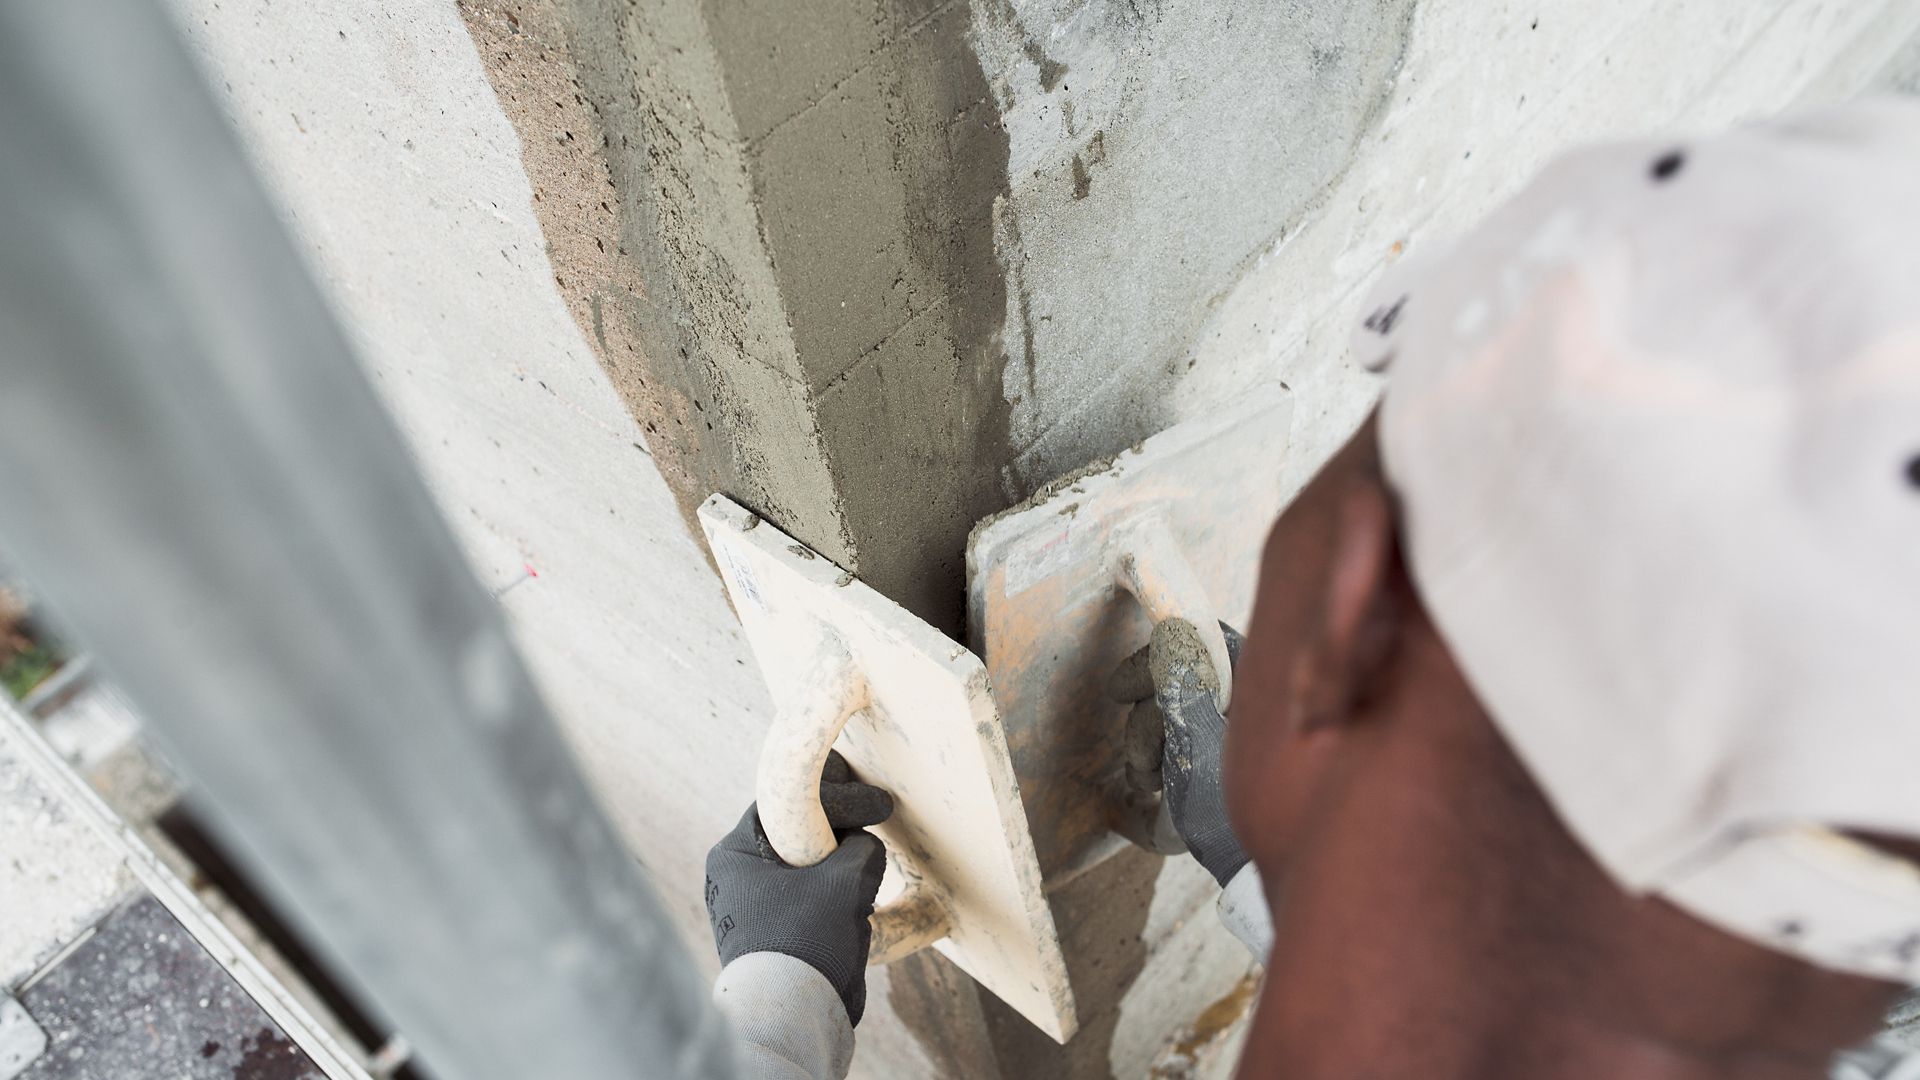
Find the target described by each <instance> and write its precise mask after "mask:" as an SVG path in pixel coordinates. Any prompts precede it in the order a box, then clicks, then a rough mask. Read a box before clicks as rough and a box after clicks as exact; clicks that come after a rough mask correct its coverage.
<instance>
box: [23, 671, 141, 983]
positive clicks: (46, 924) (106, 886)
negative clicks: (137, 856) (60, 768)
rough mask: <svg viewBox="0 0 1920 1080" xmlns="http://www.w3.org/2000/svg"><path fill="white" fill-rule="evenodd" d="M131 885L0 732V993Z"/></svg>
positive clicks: (101, 843) (112, 856) (117, 862)
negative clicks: (2, 913) (1, 913)
mask: <svg viewBox="0 0 1920 1080" xmlns="http://www.w3.org/2000/svg"><path fill="white" fill-rule="evenodd" d="M3 693H4V691H0V694H3ZM133 881H134V879H133V875H132V874H131V873H130V872H128V870H127V867H126V865H125V863H124V862H123V861H122V859H121V858H120V855H119V853H118V852H116V851H115V850H114V849H113V848H112V846H111V845H109V844H108V843H107V842H106V841H105V840H104V839H102V838H101V837H100V836H99V834H98V833H97V832H96V831H95V830H94V829H93V827H92V826H91V825H90V824H88V822H87V821H86V820H84V819H83V818H79V817H76V816H75V815H74V814H73V813H72V811H71V809H70V808H69V807H68V805H67V803H66V801H65V800H64V799H62V798H61V797H60V793H59V792H57V791H54V790H52V789H50V788H49V787H48V786H47V785H46V783H45V782H44V781H43V780H41V778H40V777H39V776H38V775H37V774H36V772H35V771H34V769H33V768H32V767H31V766H30V765H29V763H28V759H27V758H26V756H25V755H24V754H23V753H22V751H21V750H20V748H19V747H18V746H16V745H15V744H14V743H13V742H12V740H10V739H9V738H8V736H7V734H6V732H5V731H4V730H3V729H0V912H4V913H5V914H4V916H0V989H4V988H7V987H11V986H14V985H17V984H18V983H19V982H20V981H21V980H23V979H25V978H26V977H27V976H29V975H31V974H33V972H34V971H35V970H37V969H38V968H39V967H40V965H41V964H43V963H45V962H46V961H47V960H48V959H50V958H51V957H53V955H54V954H56V953H58V952H59V951H60V950H61V949H62V948H63V947H65V946H66V944H67V943H68V942H70V941H72V940H73V939H74V938H76V937H78V936H79V935H80V934H81V933H82V932H83V931H85V930H86V928H87V927H90V926H92V925H93V924H94V923H95V922H96V921H97V920H98V919H99V918H100V916H102V915H103V914H105V913H106V912H107V911H108V909H110V908H111V907H112V906H113V905H114V904H115V903H116V902H118V901H119V899H120V898H121V897H122V896H123V895H124V894H126V892H127V891H128V890H129V889H131V888H132V887H133Z"/></svg>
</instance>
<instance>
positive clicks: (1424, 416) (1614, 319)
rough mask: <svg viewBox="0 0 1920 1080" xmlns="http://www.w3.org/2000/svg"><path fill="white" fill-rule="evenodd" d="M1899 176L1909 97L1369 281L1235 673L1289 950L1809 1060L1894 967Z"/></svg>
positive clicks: (1901, 692)
mask: <svg viewBox="0 0 1920 1080" xmlns="http://www.w3.org/2000/svg"><path fill="white" fill-rule="evenodd" d="M1915 175H1920V105H1911V104H1909V105H1895V104H1877V105H1873V106H1856V107H1853V108H1851V109H1848V110H1844V111H1840V112H1837V113H1833V114H1829V115H1825V116H1821V117H1817V118H1813V119H1810V120H1804V121H1799V122H1796V123H1791V124H1781V125H1775V126H1772V127H1769V128H1764V129H1755V130H1751V131H1745V132H1740V133H1736V134H1733V135H1729V136H1725V137H1722V138H1719V139H1716V140H1712V141H1708V142H1705V143H1701V144H1697V145H1693V146H1686V147H1678V146H1639V147H1626V148H1613V149H1608V150H1602V151H1595V152H1590V153H1586V154H1582V155H1579V156H1576V157H1574V158H1571V159H1568V160H1566V161H1564V162H1562V163H1561V164H1559V165H1557V166H1555V167H1554V168H1552V169H1550V170H1549V171H1548V172H1547V173H1546V174H1545V175H1544V176H1543V177H1542V178H1541V179H1540V180H1539V181H1538V182H1537V183H1536V184H1535V185H1534V186H1533V187H1532V188H1530V189H1529V190H1528V191H1527V192H1526V193H1525V194H1524V195H1522V196H1521V197H1520V198H1519V199H1518V200H1517V201H1515V202H1514V203H1513V204H1511V205H1510V206H1508V207H1507V208H1506V209H1504V210H1502V211H1500V212H1499V213H1497V214H1496V215H1494V216H1493V217H1492V218H1491V219H1489V220H1488V221H1487V222H1486V223H1485V224H1483V225H1482V226H1481V227H1480V228H1479V229H1477V230H1476V231H1475V232H1474V233H1472V234H1471V235H1470V236H1469V237H1467V238H1466V239H1465V240H1464V241H1463V242H1462V243H1460V244H1459V245H1457V246H1456V247H1454V248H1452V249H1451V250H1450V251H1448V252H1447V253H1446V254H1445V255H1444V256H1442V257H1437V258H1433V259H1431V260H1429V261H1428V262H1426V263H1425V264H1424V265H1420V264H1415V265H1409V266H1406V267H1403V268H1399V269H1398V270H1397V271H1396V272H1393V273H1390V274H1389V276H1388V280H1387V282H1386V283H1385V284H1384V285H1383V286H1382V290H1381V291H1380V293H1379V294H1378V302H1377V303H1376V304H1375V305H1373V306H1371V307H1370V308H1369V310H1368V316H1367V319H1366V329H1365V330H1364V331H1362V332H1361V333H1360V334H1359V335H1358V338H1357V341H1358V353H1359V359H1360V360H1361V362H1362V363H1365V364H1367V365H1368V366H1370V367H1373V368H1375V369H1376V370H1382V371H1384V372H1385V374H1386V376H1387V380H1388V381H1387V382H1386V384H1385V391H1384V396H1383V399H1382V403H1381V405H1380V407H1379V410H1378V412H1377V414H1376V416H1375V417H1374V419H1373V420H1371V421H1370V422H1369V423H1368V424H1367V426H1366V427H1364V428H1363V429H1362V430H1361V431H1360V432H1359V433H1358V435H1356V436H1355V438H1354V439H1353V441H1352V442H1351V443H1350V444H1349V445H1348V446H1347V447H1346V448H1345V449H1344V450H1343V451H1342V452H1340V453H1339V454H1337V455H1336V456H1335V457H1334V458H1333V460H1332V461H1331V463H1330V464H1328V466H1327V467H1326V468H1325V469H1324V471H1323V472H1322V473H1321V474H1320V475H1319V477H1318V478H1317V479H1316V480H1315V481H1314V482H1313V483H1312V484H1310V485H1309V486H1308V487H1307V488H1306V489H1305V490H1304V491H1303V492H1302V494H1301V495H1300V497H1299V498H1298V499H1297V500H1295V502H1294V503H1293V505H1292V506H1291V507H1289V509H1288V510H1287V512H1286V513H1285V515H1284V516H1283V517H1282V519H1281V521H1280V522H1279V524H1278V525H1277V526H1276V527H1275V529H1274V530H1273V533H1272V536H1271V538H1270V540H1269V542H1268V545H1267V551H1266V557H1265V562H1264V566H1263V571H1262V579H1261V583H1260V590H1259V593H1258V598H1257V601H1256V606H1255V610H1254V616H1253V622H1252V624H1251V626H1250V628H1249V633H1248V639H1247V646H1246V654H1245V656H1244V658H1243V661H1242V664H1241V668H1240V674H1239V675H1238V677H1237V680H1236V689H1235V695H1234V710H1233V715H1232V717H1231V723H1230V724H1229V732H1230V735H1229V753H1228V755H1227V761H1228V764H1227V782H1228V792H1229V799H1230V804H1231V809H1232V812H1233V815H1234V821H1235V824H1236V827H1237V829H1238V831H1239V832H1240V834H1241V836H1242V838H1243V840H1244V842H1245V844H1246V847H1247V849H1248V851H1249V852H1250V853H1251V854H1252V856H1253V857H1254V859H1255V861H1256V863H1257V864H1258V865H1259V866H1260V868H1261V870H1262V873H1263V875H1265V876H1266V878H1267V887H1268V891H1269V895H1270V897H1271V898H1272V900H1273V901H1274V908H1275V911H1274V915H1275V919H1276V933H1277V938H1276V947H1275V964H1276V965H1285V964H1288V963H1290V962H1292V961H1293V959H1294V958H1295V957H1294V954H1295V953H1297V954H1303V955H1309V956H1310V955H1311V954H1313V953H1314V952H1315V951H1316V950H1317V949H1320V948H1322V947H1323V943H1328V942H1333V941H1338V940H1341V939H1343V937H1345V936H1346V935H1345V934H1344V933H1343V929H1344V930H1352V931H1354V933H1360V932H1359V931H1357V930H1354V928H1356V927H1359V926H1362V925H1367V926H1368V929H1367V930H1366V931H1365V933H1364V935H1362V936H1364V937H1365V938H1366V940H1368V941H1370V942H1373V943H1375V944H1374V947H1371V948H1362V949H1359V950H1358V951H1357V952H1356V951H1355V950H1353V949H1351V948H1349V949H1348V954H1349V961H1348V963H1349V970H1350V972H1351V977H1352V978H1353V979H1354V980H1356V984H1357V985H1365V984H1367V983H1368V980H1369V978H1371V977H1376V976H1377V977H1378V978H1383V979H1398V980H1402V981H1405V980H1406V979H1408V978H1415V979H1418V978H1420V977H1422V975H1423V973H1427V972H1431V971H1433V970H1435V969H1445V970H1447V971H1450V972H1451V974H1452V976H1453V977H1454V978H1456V979H1461V978H1468V979H1480V980H1486V981H1498V982H1500V983H1501V985H1504V986H1508V987H1524V990H1515V991H1513V992H1515V993H1524V994H1526V995H1527V997H1526V998H1525V999H1524V1000H1519V1001H1516V1004H1515V1007H1516V1009H1521V1010H1523V1011H1524V1010H1525V1009H1544V1010H1556V1009H1558V1010H1562V1011H1568V1012H1584V1013H1587V1014H1588V1015H1589V1016H1598V1017H1602V1018H1603V1019H1601V1020H1598V1021H1596V1022H1599V1023H1618V1024H1622V1025H1634V1026H1637V1027H1639V1028H1640V1029H1642V1030H1645V1029H1648V1028H1649V1027H1651V1028H1655V1029H1659V1033H1663V1034H1665V1035H1668V1036H1671V1037H1673V1038H1688V1039H1695V1040H1699V1039H1708V1040H1712V1039H1724V1040H1726V1041H1727V1044H1728V1045H1731V1046H1738V1045H1750V1044H1753V1043H1755V1042H1760V1043H1766V1044H1767V1045H1771V1046H1774V1047H1776V1048H1779V1049H1781V1050H1782V1051H1783V1052H1787V1053H1793V1052H1804V1053H1806V1054H1808V1055H1817V1054H1819V1053H1823V1052H1825V1051H1826V1050H1829V1049H1831V1047H1832V1046H1834V1045H1837V1044H1838V1042H1841V1041H1845V1040H1846V1039H1849V1038H1854V1037H1858V1036H1860V1035H1862V1034H1864V1033H1865V1032H1866V1031H1867V1030H1868V1029H1869V1028H1870V1027H1871V1025H1872V1023H1873V1021H1874V1019H1875V1013H1876V1010H1877V1009H1878V1008H1880V1007H1881V1006H1882V1005H1884V1003H1885V1001H1886V999H1887V997H1888V996H1889V994H1890V993H1891V992H1892V988H1893V987H1894V986H1896V985H1897V984H1898V983H1900V982H1911V981H1914V980H1916V979H1920V870H1916V869H1915V867H1914V865H1913V864H1912V863H1911V862H1910V861H1908V860H1907V859H1906V858H1905V857H1904V856H1909V855H1911V854H1913V848H1914V847H1915V845H1914V844H1913V843H1912V842H1911V841H1912V839H1913V838H1915V837H1920V797H1916V795H1915V785H1914V783H1913V781H1912V775H1913V769H1914V766H1913V762H1915V761H1920V301H1916V300H1915V297H1917V296H1920V214H1916V211H1915V210H1914V208H1913V199H1912V190H1913V188H1912V184H1913V180H1912V177H1914V176H1915ZM1347 944H1348V945H1349V946H1350V945H1351V942H1348V943H1347ZM1289 950H1293V951H1294V952H1293V953H1290V952H1289ZM1368 966H1372V967H1374V968H1377V970H1372V971H1368V970H1365V968H1366V967H1368ZM1322 991H1323V992H1327V993H1329V996H1330V997H1333V996H1338V994H1337V988H1329V987H1322Z"/></svg>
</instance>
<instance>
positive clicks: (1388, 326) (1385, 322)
mask: <svg viewBox="0 0 1920 1080" xmlns="http://www.w3.org/2000/svg"><path fill="white" fill-rule="evenodd" d="M1406 306H1407V298H1406V297H1404V296H1402V297H1401V298H1400V299H1398V300H1395V301H1394V302H1393V303H1392V304H1390V305H1388V306H1387V307H1383V308H1381V309H1379V310H1378V311H1375V312H1374V313H1373V314H1371V315H1369V316H1367V321H1366V327H1367V329H1369V330H1371V331H1373V332H1374V333H1376V334H1379V335H1380V336H1381V337H1386V336H1387V335H1388V334H1391V333H1393V324H1394V323H1397V322H1399V321H1400V312H1401V311H1402V310H1403V309H1405V308H1406Z"/></svg>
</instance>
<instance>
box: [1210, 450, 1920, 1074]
mask: <svg viewBox="0 0 1920 1080" xmlns="http://www.w3.org/2000/svg"><path fill="white" fill-rule="evenodd" d="M1375 447H1376V442H1375V435H1374V431H1373V425H1372V424H1371V423H1369V424H1368V425H1367V426H1366V427H1365V428H1363V429H1362V430H1361V432H1360V433H1359V434H1358V435H1357V436H1355V438H1354V440H1353V442H1352V443H1350V444H1349V445H1348V446H1347V448H1346V449H1345V450H1343V451H1342V452H1341V453H1340V454H1339V455H1338V456H1337V457H1336V458H1335V459H1334V461H1333V462H1332V463H1331V464H1330V465H1329V466H1328V467H1327V468H1326V470H1325V471H1324V472H1322V474H1321V475H1320V476H1319V478H1318V479H1316V480H1315V481H1314V482H1313V484H1311V485H1310V486H1309V487H1308V488H1307V489H1306V491H1305V492H1303V493H1302V495H1301V496H1300V498H1299V499H1298V500H1297V501H1296V502H1295V503H1294V505H1293V506H1292V507H1291V508H1289V510H1288V511H1287V513H1286V514H1285V515H1284V516H1283V517H1282V518H1281V520H1280V522H1279V524H1278V525H1277V526H1275V528H1274V530H1273V533H1272V536H1271V537H1270V539H1269V540H1268V542H1267V548H1266V555H1265V559H1264V563H1263V567H1262V571H1261V581H1260V590H1259V594H1258V598H1257V600H1256V603H1255V607H1254V614H1253V623H1252V625H1251V626H1250V627H1249V633H1248V636H1247V644H1246V652H1245V655H1244V656H1243V657H1242V658H1241V662H1240V665H1239V668H1238V672H1237V674H1236V677H1235V690H1234V703H1233V709H1232V715H1231V719H1230V722H1229V724H1228V726H1227V731H1228V735H1227V738H1228V746H1227V753H1226V762H1227V764H1226V783H1227V797H1228V805H1229V810H1230V812H1231V815H1232V818H1233V823H1234V828H1235V831H1236V832H1237V833H1238V835H1239V836H1240V838H1241V840H1242V842H1243V843H1244V844H1245V846H1246V849H1247V852H1248V853H1249V854H1250V855H1251V856H1252V857H1253V860H1254V862H1255V864H1256V865H1258V866H1259V868H1260V872H1261V875H1262V878H1263V879H1264V881H1265V885H1266V891H1267V901H1268V904H1269V905H1270V906H1271V908H1272V910H1273V916H1274V932H1275V938H1274V947H1273V954H1272V960H1271V963H1270V964H1269V965H1268V968H1267V975H1266V984H1265V986H1264V987H1263V989H1262V993H1261V997H1260V1003H1259V1005H1258V1007H1257V1011H1256V1013H1255V1016H1254V1022H1253V1029H1252V1032H1251V1034H1250V1036H1249V1038H1248V1041H1247V1048H1246V1051H1245V1054H1244V1056H1243V1057H1242V1059H1241V1064H1240V1076H1241V1077H1243V1078H1256V1077H1261V1078H1263V1077H1284V1078H1285V1080H1322V1078H1325V1080H1357V1078H1368V1080H1397V1078H1402V1077H1404V1078H1408V1080H1415V1078H1417V1080H1450V1078H1462V1080H1464V1078H1468V1077H1472V1078H1488V1077H1525V1078H1528V1080H1557V1078H1562V1077H1564V1078H1569V1080H1572V1078H1579V1080H1595V1078H1611V1077H1621V1078H1627V1077H1631V1078H1634V1080H1666V1078H1676V1080H1678V1078H1684V1080H1696V1078H1699V1080H1706V1078H1715V1080H1718V1078H1731V1077H1738V1078H1741V1080H1775V1078H1778V1080H1813V1078H1817V1077H1824V1076H1825V1075H1826V1074H1827V1068H1828V1065H1829V1061H1830V1058H1831V1057H1832V1055H1833V1054H1834V1052H1836V1051H1837V1050H1840V1049H1842V1048H1844V1047H1847V1046H1849V1045H1852V1044H1855V1043H1857V1042H1859V1041H1860V1040H1862V1039H1864V1038H1866V1037H1868V1036H1870V1035H1871V1034H1872V1033H1873V1031H1874V1030H1875V1028H1876V1027H1877V1025H1878V1022H1879V1019H1880V1017H1882V1016H1883V1015H1884V1014H1885V1010H1886V1008H1887V1007H1888V1005H1889V1004H1891V1002H1892V1000H1893V998H1894V997H1895V995H1896V994H1897V993H1898V988H1897V987H1895V986H1893V985H1892V984H1889V983H1883V982H1877V981H1874V980H1870V979H1863V978H1857V977H1854V976H1848V975H1839V974H1834V973H1831V972H1827V971H1823V970H1820V969H1817V968H1815V967H1812V966H1811V965H1808V964H1805V963H1802V962H1800V961H1797V960H1794V959H1790V958H1788V957H1786V956H1784V955H1782V954H1779V953H1775V952H1773V951H1771V950H1768V949H1765V948H1761V947H1759V946H1756V945H1752V944H1749V943H1747V942H1745V941H1742V940H1739V939H1736V938H1734V937H1731V936H1729V935H1727V934H1725V933H1722V932H1720V931H1718V930H1716V929H1713V928H1712V927H1709V926H1707V925H1706V924H1704V923H1701V922H1699V921H1697V920H1695V919H1693V918H1691V917H1689V916H1688V915H1686V914H1684V913H1682V912H1680V911H1678V910H1676V909H1675V908H1673V907H1670V906H1668V905H1667V904H1665V903H1662V902H1660V901H1657V900H1644V899H1635V898H1633V897H1631V896H1628V895H1627V894H1626V893H1624V892H1622V891H1621V890H1620V889H1619V888H1617V887H1616V886H1615V885H1614V884H1613V883H1612V881H1611V880H1609V879H1608V878H1607V877H1606V876H1605V874H1604V873H1603V872H1602V871H1601V870H1600V868H1599V867H1598V866H1597V865H1596V864H1595V863H1594V862H1593V861H1592V860H1591V859H1590V858H1588V857H1587V855H1586V854H1585V853H1584V852H1583V851H1582V849H1581V848H1580V846H1579V844H1578V842H1577V841H1575V840H1574V838H1573V837H1572V835H1571V834H1569V833H1568V832H1567V831H1566V829H1565V827H1564V826H1563V825H1562V824H1561V823H1560V821H1559V820H1558V818H1557V817H1556V816H1555V815H1554V813H1553V811H1552V809H1551V808H1550V807H1549V805H1548V804H1547V802H1546V801H1545V799H1544V797H1543V796H1542V795H1541V793H1540V792H1539V790H1538V789H1537V788H1536V787H1535V785H1534V784H1533V782H1532V780H1531V779H1530V778H1529V777H1528V775H1527V772H1526V770H1525V769H1524V768H1523V767H1522V766H1521V764H1520V763H1519V761H1518V760H1517V759H1516V758H1515V757H1514V755H1513V754H1512V752H1511V751H1510V750H1509V749H1508V747H1507V746H1506V744H1505V742H1504V741H1503V740H1502V738H1501V737H1500V734H1499V733H1498V731H1497V730H1496V729H1495V728H1494V726H1493V724H1492V723H1491V722H1490V721H1489V719H1488V718H1487V715H1486V713H1485V712H1484V711H1483V710H1482V708H1481V706H1480V704H1479V702H1478V700H1477V699H1476V698H1475V696H1474V693H1473V691H1472V690H1471V689H1470V688H1469V687H1468V685H1467V683H1466V680H1465V678H1464V677H1463V676H1462V675H1461V673H1460V670H1459V668H1458V667H1457V666H1456V665H1455V663H1454V661H1453V658H1452V656H1451V654H1450V653H1449V652H1448V649H1447V646H1446V643H1445V642H1444V641H1443V640H1442V639H1441V637H1440V635H1439V633H1438V632H1437V630H1436V629H1435V628H1434V625H1433V623H1432V622H1431V621H1429V619H1428V617H1427V613H1426V610H1425V608H1424V606H1423V605H1422V603H1421V601H1420V598H1419V596H1418V595H1417V594H1416V593H1415V591H1414V589H1413V586H1412V582H1411V581H1410V579H1409V578H1408V575H1407V571H1406V568H1405V565H1404V564H1403V562H1402V560H1401V554H1400V549H1399V545H1398V541H1397V539H1396V536H1397V532H1396V522H1395V510H1394V506H1393V502H1392V498H1391V496H1390V494H1389V492H1388V490H1387V488H1386V486H1385V484H1384V483H1383V482H1382V480H1381V477H1380V470H1379V464H1378V454H1377V451H1376V448H1375Z"/></svg>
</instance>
